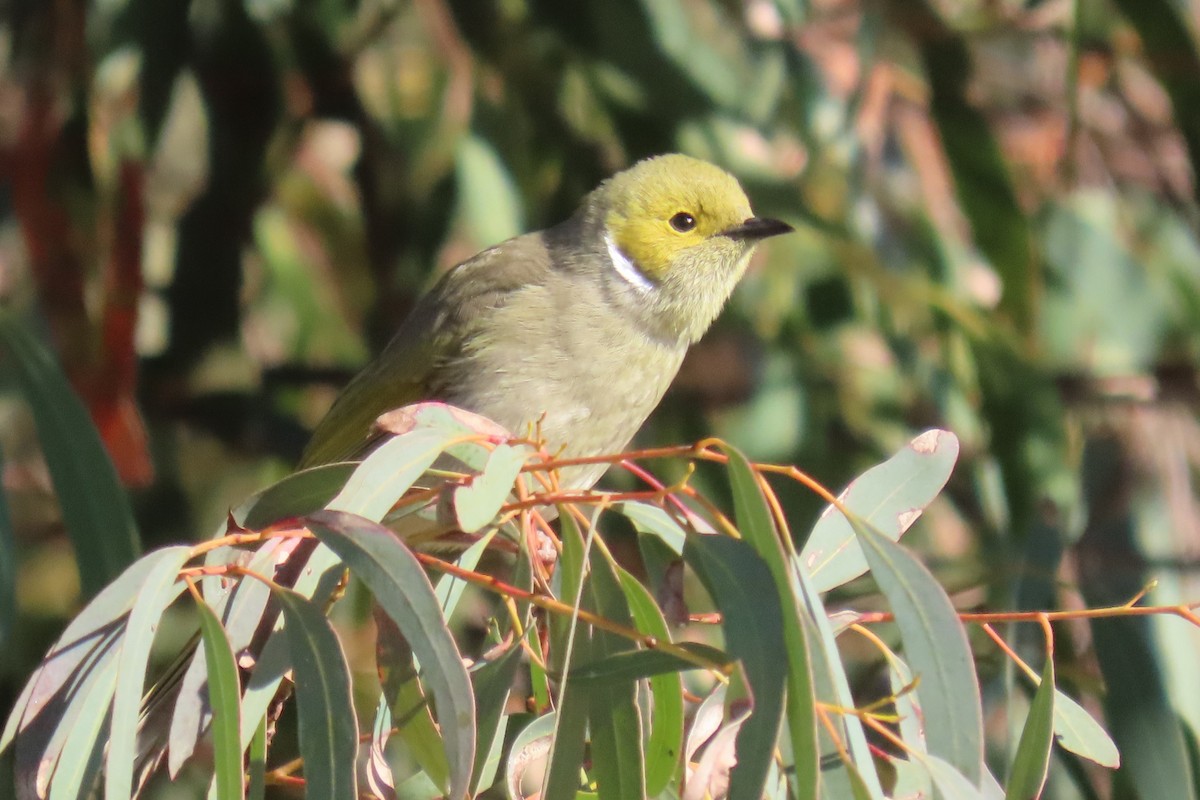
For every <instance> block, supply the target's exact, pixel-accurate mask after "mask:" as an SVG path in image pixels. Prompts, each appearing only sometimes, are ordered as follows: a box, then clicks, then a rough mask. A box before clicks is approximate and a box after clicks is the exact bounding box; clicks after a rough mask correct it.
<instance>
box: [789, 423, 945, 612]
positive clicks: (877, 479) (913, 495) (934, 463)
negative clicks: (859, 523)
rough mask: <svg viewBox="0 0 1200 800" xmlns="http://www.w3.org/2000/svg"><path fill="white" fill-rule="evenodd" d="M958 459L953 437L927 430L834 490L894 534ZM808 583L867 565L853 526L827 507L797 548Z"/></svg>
mask: <svg viewBox="0 0 1200 800" xmlns="http://www.w3.org/2000/svg"><path fill="white" fill-rule="evenodd" d="M957 460H958V437H956V436H955V435H954V434H953V433H950V432H949V431H940V430H930V431H925V432H924V433H922V434H921V435H920V436H918V437H916V438H915V439H913V440H912V441H911V442H909V444H908V446H907V447H905V448H904V449H903V450H901V451H900V452H899V453H897V454H896V455H894V456H892V457H891V458H889V459H888V460H887V461H885V462H883V463H882V464H879V465H878V466H875V467H872V468H871V469H869V470H867V471H866V472H864V473H863V474H862V475H860V476H859V477H857V478H855V479H854V480H853V481H852V482H851V483H850V485H849V486H847V487H846V489H845V490H844V491H843V492H842V494H841V495H840V496H839V498H838V499H839V500H841V502H842V504H843V505H844V506H846V508H847V509H849V510H850V511H852V512H853V513H854V514H856V515H857V516H858V517H860V518H861V519H862V520H863V522H864V523H866V524H868V525H871V526H872V527H874V528H875V529H876V530H878V531H880V532H881V533H883V534H885V535H886V536H888V537H889V538H891V539H899V538H900V536H901V535H903V533H904V532H905V531H906V530H908V528H909V526H910V525H912V524H913V523H914V522H916V521H917V519H918V518H919V517H920V516H921V512H922V511H923V510H924V509H925V507H926V506H928V505H929V504H930V503H931V502H933V499H934V498H935V497H937V495H938V493H939V492H941V490H942V487H943V486H945V485H946V481H947V480H949V479H950V473H951V472H952V471H953V469H954V463H955V461H957ZM800 561H801V563H803V564H804V565H805V567H807V568H808V570H809V575H810V576H811V579H812V583H813V586H814V587H815V588H816V590H817V591H818V592H827V591H829V590H830V589H833V588H836V587H838V586H841V585H842V584H844V583H846V582H847V581H849V580H852V579H854V578H856V577H858V576H859V575H861V574H863V573H864V572H866V570H867V560H866V558H865V557H864V556H863V552H862V547H861V545H860V544H859V542H858V540H857V539H856V538H855V535H854V526H853V525H851V523H850V521H849V520H847V519H846V517H845V515H844V514H842V512H841V511H839V510H838V509H836V508H835V507H833V506H828V507H826V509H825V511H824V512H823V513H822V514H821V518H820V519H819V520H818V521H817V524H816V525H815V526H814V527H813V530H812V534H811V535H809V537H808V541H806V542H805V543H804V549H803V550H802V551H801V552H800Z"/></svg>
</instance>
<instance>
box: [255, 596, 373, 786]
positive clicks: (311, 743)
mask: <svg viewBox="0 0 1200 800" xmlns="http://www.w3.org/2000/svg"><path fill="white" fill-rule="evenodd" d="M273 591H274V594H275V597H276V598H277V599H278V600H279V605H280V607H281V608H282V609H283V616H284V620H285V624H284V629H283V630H284V633H285V635H286V638H287V644H288V651H289V652H290V654H291V657H292V659H291V660H292V665H293V670H294V676H295V683H296V707H297V708H298V709H299V710H300V755H301V757H303V758H304V780H305V791H304V793H305V796H306V797H311V798H317V797H330V798H333V797H347V798H350V797H357V796H358V770H357V768H356V764H355V758H356V757H357V755H358V718H357V717H356V716H355V714H354V699H353V697H352V696H351V694H350V668H349V667H348V666H347V664H346V656H345V654H344V653H343V652H342V645H341V642H339V641H338V638H337V634H336V633H334V631H333V627H332V626H331V625H330V624H329V620H328V619H327V618H326V617H325V614H324V613H323V612H322V611H321V609H320V608H318V607H317V606H316V605H314V604H313V602H312V601H311V600H309V599H308V598H306V597H304V596H303V595H300V594H297V593H296V592H293V591H292V590H291V589H285V588H283V587H278V588H275V589H274V590H273Z"/></svg>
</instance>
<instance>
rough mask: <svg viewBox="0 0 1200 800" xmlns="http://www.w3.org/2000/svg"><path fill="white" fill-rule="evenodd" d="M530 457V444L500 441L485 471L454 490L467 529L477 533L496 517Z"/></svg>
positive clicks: (456, 507)
mask: <svg viewBox="0 0 1200 800" xmlns="http://www.w3.org/2000/svg"><path fill="white" fill-rule="evenodd" d="M528 458H529V450H528V449H527V448H524V447H512V446H510V445H507V444H501V445H497V446H496V449H495V450H493V451H492V453H491V455H489V456H488V460H487V464H486V466H484V468H483V471H482V472H480V473H479V474H478V475H476V476H475V477H474V478H472V479H471V482H470V483H469V484H467V485H466V486H460V487H458V488H457V489H455V490H454V512H455V515H456V516H457V518H458V524H459V527H460V528H461V529H462V531H463V532H464V533H474V532H475V531H477V530H479V529H480V528H482V527H483V526H484V525H487V524H488V523H489V522H491V521H492V520H493V519H495V517H496V514H497V513H499V511H500V507H501V506H502V505H504V503H505V501H506V500H507V499H508V495H509V493H510V492H511V491H512V488H513V483H514V482H515V481H516V480H517V476H518V475H520V474H521V468H522V467H523V466H525V461H526V460H527V459H528Z"/></svg>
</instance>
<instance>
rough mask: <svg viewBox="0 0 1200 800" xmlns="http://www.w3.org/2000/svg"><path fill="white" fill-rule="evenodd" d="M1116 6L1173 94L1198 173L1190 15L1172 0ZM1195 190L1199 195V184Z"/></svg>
mask: <svg viewBox="0 0 1200 800" xmlns="http://www.w3.org/2000/svg"><path fill="white" fill-rule="evenodd" d="M1116 7H1117V9H1118V10H1119V11H1120V12H1121V14H1122V16H1124V17H1125V19H1127V20H1129V23H1130V24H1131V25H1132V26H1133V27H1134V28H1135V29H1136V30H1137V33H1138V36H1140V37H1141V39H1142V46H1143V51H1142V52H1143V54H1144V55H1145V57H1146V60H1147V61H1148V62H1149V63H1150V68H1151V69H1152V70H1154V74H1155V76H1156V77H1157V78H1158V80H1159V81H1161V82H1162V86H1163V88H1164V89H1166V91H1167V94H1168V95H1170V97H1171V105H1172V110H1173V112H1174V117H1175V122H1176V124H1177V125H1178V126H1179V129H1180V132H1181V133H1182V134H1183V139H1184V141H1185V142H1186V143H1187V150H1188V156H1189V157H1190V160H1191V163H1192V171H1193V172H1195V171H1197V168H1198V165H1200V82H1197V81H1196V76H1197V75H1200V53H1198V52H1197V50H1196V39H1195V35H1194V33H1192V27H1191V24H1189V20H1188V17H1187V16H1186V15H1185V14H1183V13H1181V11H1182V9H1181V8H1180V7H1179V6H1177V5H1175V4H1174V3H1172V2H1170V0H1145V2H1140V1H1139V0H1116ZM1192 190H1193V192H1196V193H1197V194H1196V197H1197V198H1200V186H1197V185H1193V187H1192Z"/></svg>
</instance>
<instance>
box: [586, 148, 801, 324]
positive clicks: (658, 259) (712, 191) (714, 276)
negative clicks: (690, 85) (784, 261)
mask: <svg viewBox="0 0 1200 800" xmlns="http://www.w3.org/2000/svg"><path fill="white" fill-rule="evenodd" d="M594 198H595V200H596V201H597V202H598V203H599V204H600V206H601V208H602V209H603V218H602V220H603V233H604V239H605V241H604V245H605V249H606V250H607V255H608V256H609V258H610V259H611V261H612V263H613V266H614V267H615V269H616V270H617V272H618V273H619V274H620V275H621V277H623V278H624V279H625V280H626V281H627V282H629V283H631V284H633V285H634V286H635V287H636V288H637V289H638V290H640V291H641V292H643V293H644V294H645V295H646V299H647V300H648V301H649V303H650V304H651V306H652V307H655V308H657V310H658V311H660V312H661V314H662V316H663V317H664V319H663V321H664V322H666V323H667V324H668V325H669V327H670V329H671V330H672V331H673V332H674V333H678V334H679V335H682V336H685V337H686V338H688V339H691V340H694V339H696V338H698V337H699V335H700V334H701V333H703V332H704V330H706V329H707V328H708V326H709V324H710V323H711V322H712V320H713V319H714V318H715V317H716V315H717V314H718V313H719V312H720V310H721V307H722V306H723V305H724V303H725V301H726V299H728V297H729V294H730V292H732V291H733V287H734V284H736V283H737V280H738V279H739V278H740V277H741V274H742V272H743V271H744V270H745V267H746V263H747V261H748V260H749V257H750V253H751V252H752V251H753V249H754V245H756V244H757V243H758V242H759V241H761V240H762V239H765V238H767V237H768V236H774V235H776V234H780V233H786V232H788V231H790V230H791V226H789V225H787V224H785V223H783V222H779V221H778V220H773V219H764V218H757V217H755V216H754V214H753V212H752V211H751V209H750V201H749V200H748V199H747V198H746V193H745V192H744V191H742V187H741V186H740V185H739V184H738V182H737V179H736V178H734V177H733V176H732V175H730V174H729V173H728V172H725V171H724V170H723V169H721V168H719V167H716V166H714V165H712V164H709V163H708V162H706V161H701V160H699V159H696V158H692V157H690V156H685V155H679V154H672V155H664V156H658V157H656V158H650V159H647V160H645V161H641V162H638V163H637V164H635V165H634V166H632V167H630V168H629V169H627V170H625V171H624V172H621V173H619V174H617V175H614V176H613V177H612V178H611V179H609V180H608V181H607V182H606V183H605V184H603V185H602V186H601V187H600V189H599V190H598V191H597V192H596V194H595V195H594Z"/></svg>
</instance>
